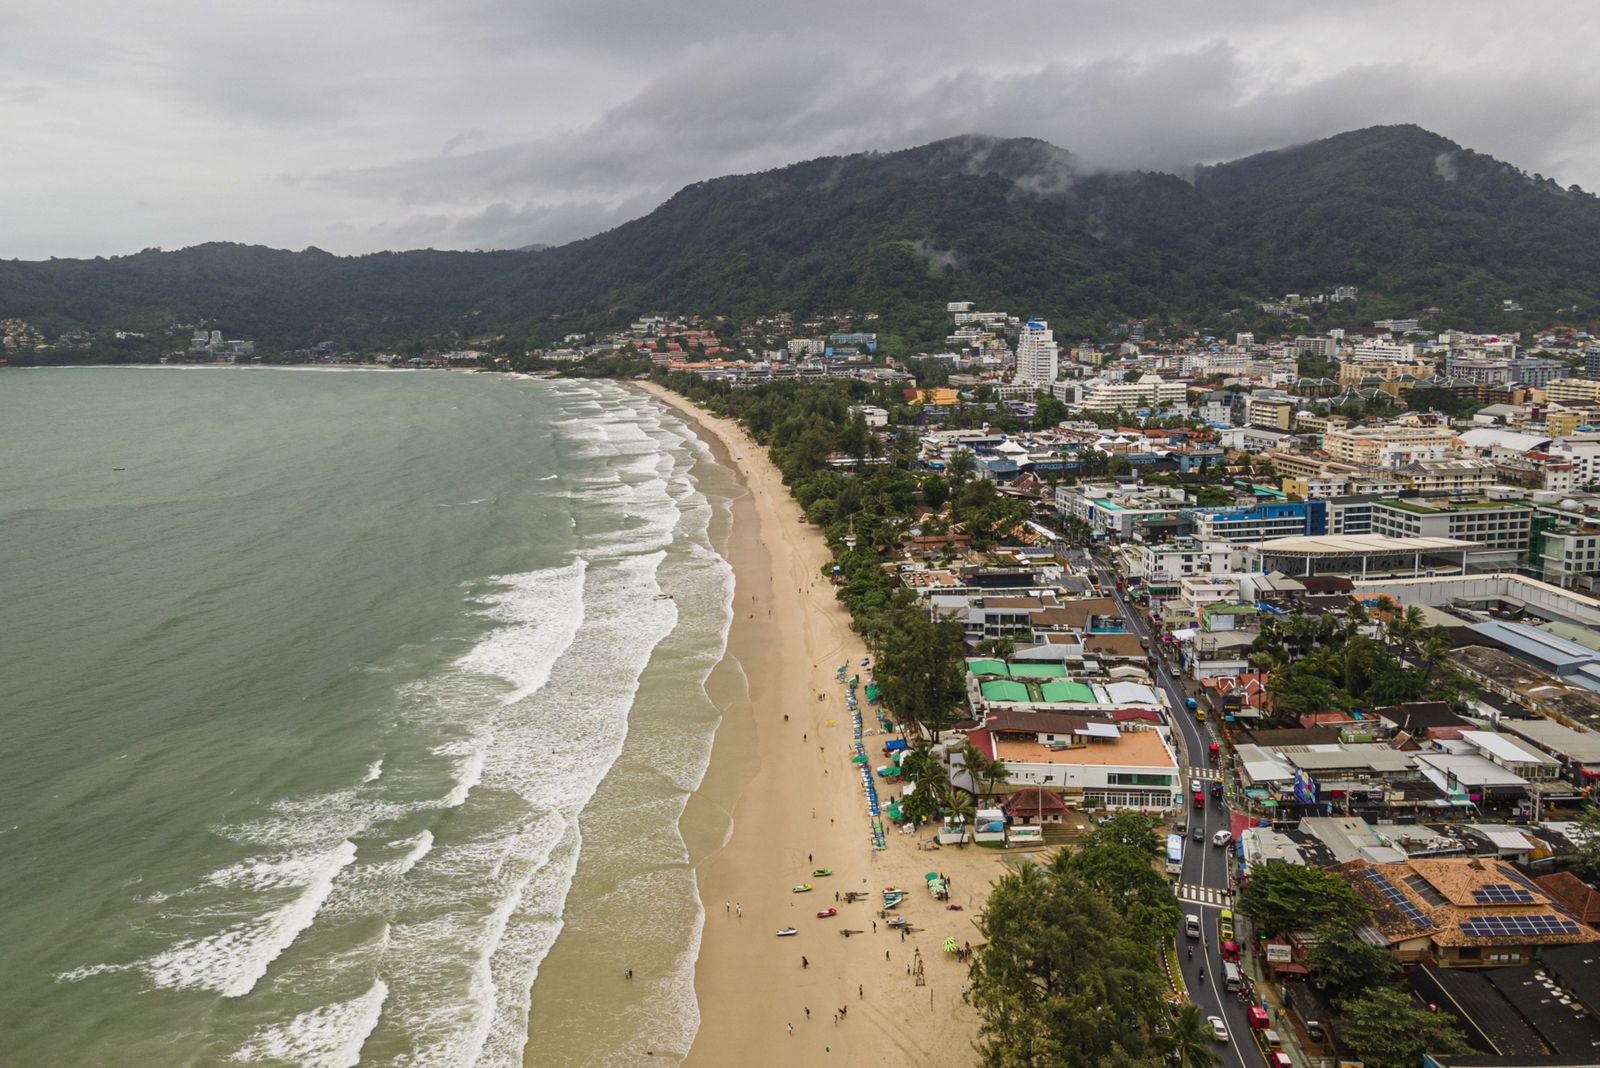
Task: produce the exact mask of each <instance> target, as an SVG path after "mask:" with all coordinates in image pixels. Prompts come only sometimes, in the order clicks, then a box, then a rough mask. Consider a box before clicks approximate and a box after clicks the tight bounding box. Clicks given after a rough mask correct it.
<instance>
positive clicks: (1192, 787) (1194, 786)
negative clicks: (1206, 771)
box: [1189, 779, 1205, 794]
mask: <svg viewBox="0 0 1600 1068" xmlns="http://www.w3.org/2000/svg"><path fill="white" fill-rule="evenodd" d="M1204 789H1205V787H1203V786H1201V785H1200V780H1199V779H1190V780H1189V792H1190V793H1191V794H1197V793H1200V792H1201V791H1202V790H1204Z"/></svg>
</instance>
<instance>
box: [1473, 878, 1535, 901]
mask: <svg viewBox="0 0 1600 1068" xmlns="http://www.w3.org/2000/svg"><path fill="white" fill-rule="evenodd" d="M1472 900H1474V901H1476V902H1477V903H1478V904H1480V905H1531V904H1533V894H1532V892H1530V891H1528V890H1523V889H1521V888H1520V887H1516V886H1511V885H1510V884H1508V883H1484V884H1483V885H1482V886H1480V887H1478V888H1477V889H1475V890H1473V891H1472Z"/></svg>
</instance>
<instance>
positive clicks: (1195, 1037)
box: [1168, 1001, 1218, 1068]
mask: <svg viewBox="0 0 1600 1068" xmlns="http://www.w3.org/2000/svg"><path fill="white" fill-rule="evenodd" d="M1214 1038H1215V1035H1214V1032H1213V1031H1212V1030H1211V1025H1210V1024H1208V1023H1206V1021H1205V1018H1204V1017H1203V1016H1201V1015H1200V1006H1199V1005H1196V1004H1195V1003H1194V1002H1192V1001H1191V1002H1188V1003H1187V1004H1185V1005H1184V1006H1183V1008H1181V1009H1179V1010H1178V1015H1177V1016H1175V1017H1174V1018H1173V1020H1172V1034H1171V1035H1169V1036H1168V1042H1170V1044H1171V1047H1172V1052H1174V1053H1176V1054H1177V1055H1178V1063H1179V1064H1180V1065H1182V1066H1183V1068H1212V1066H1213V1065H1215V1064H1216V1063H1217V1062H1218V1058H1217V1054H1216V1049H1215V1047H1213V1046H1212V1044H1211V1043H1212V1042H1213V1041H1214Z"/></svg>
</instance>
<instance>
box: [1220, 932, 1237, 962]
mask: <svg viewBox="0 0 1600 1068" xmlns="http://www.w3.org/2000/svg"><path fill="white" fill-rule="evenodd" d="M1222 959H1223V960H1228V961H1237V960H1238V959H1239V943H1237V942H1235V941H1233V940H1232V939H1231V938H1230V939H1228V940H1227V941H1225V942H1223V943H1222Z"/></svg>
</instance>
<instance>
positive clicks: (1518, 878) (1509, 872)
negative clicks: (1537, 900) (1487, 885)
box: [1499, 864, 1539, 890]
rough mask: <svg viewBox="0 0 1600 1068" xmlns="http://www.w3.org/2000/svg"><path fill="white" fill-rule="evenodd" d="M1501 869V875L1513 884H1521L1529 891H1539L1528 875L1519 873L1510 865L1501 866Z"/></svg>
mask: <svg viewBox="0 0 1600 1068" xmlns="http://www.w3.org/2000/svg"><path fill="white" fill-rule="evenodd" d="M1499 868H1500V874H1501V875H1504V876H1505V877H1506V878H1507V879H1510V880H1511V881H1512V882H1514V883H1520V884H1521V885H1523V886H1526V887H1527V888H1528V889H1529V890H1537V889H1539V888H1538V887H1537V886H1536V885H1534V882H1533V880H1532V879H1529V878H1528V877H1527V876H1526V875H1524V874H1522V873H1521V872H1520V871H1518V870H1517V869H1515V868H1513V867H1512V866H1511V865H1509V864H1501V865H1499Z"/></svg>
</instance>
